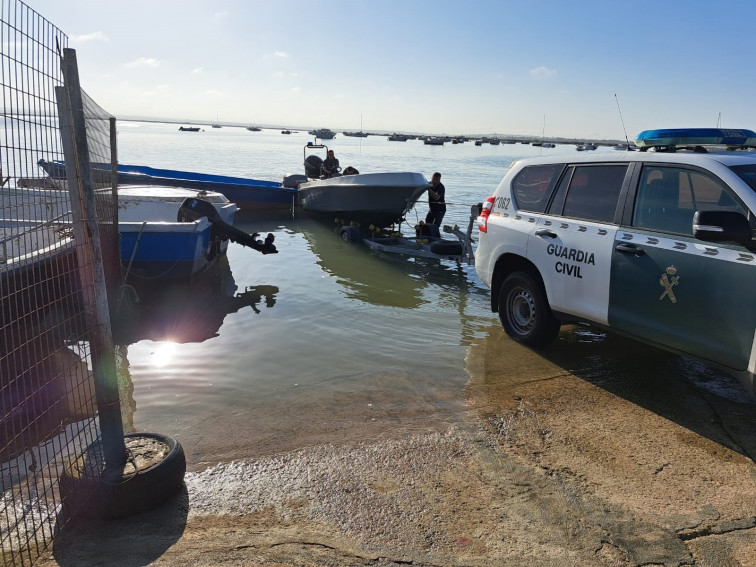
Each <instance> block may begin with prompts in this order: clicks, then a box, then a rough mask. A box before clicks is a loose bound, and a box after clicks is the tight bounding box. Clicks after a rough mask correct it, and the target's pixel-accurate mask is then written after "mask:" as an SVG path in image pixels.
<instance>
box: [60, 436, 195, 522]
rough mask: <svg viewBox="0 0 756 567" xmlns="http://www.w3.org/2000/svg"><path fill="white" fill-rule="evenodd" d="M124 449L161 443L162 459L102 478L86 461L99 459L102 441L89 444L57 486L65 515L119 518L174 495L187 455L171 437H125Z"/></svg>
mask: <svg viewBox="0 0 756 567" xmlns="http://www.w3.org/2000/svg"><path fill="white" fill-rule="evenodd" d="M124 441H125V443H126V447H127V449H128V448H129V447H132V446H135V444H136V445H139V444H140V443H141V444H151V445H153V446H155V445H158V446H162V447H163V448H164V449H165V452H164V454H163V455H162V458H161V459H160V460H159V461H156V462H154V463H152V464H150V465H149V466H146V467H144V468H141V469H139V470H138V471H137V472H136V473H132V474H128V475H126V474H122V475H119V476H118V478H111V479H107V480H105V479H103V478H100V477H99V473H98V472H97V470H96V468H97V467H94V470H92V467H91V466H88V464H87V461H88V460H90V459H91V460H92V461H94V462H96V461H98V460H99V459H100V458H101V457H98V456H97V455H98V454H100V452H101V443H100V442H98V443H95V444H93V445H90V447H89V448H88V449H87V451H86V453H85V455H84V456H82V457H81V458H80V459H77V461H75V462H73V463H71V464H70V465H68V466H66V467H65V468H64V469H63V472H62V474H61V476H60V478H59V481H58V482H59V489H60V495H61V500H62V503H63V512H64V514H65V516H66V517H73V516H75V517H80V518H95V519H100V518H120V517H124V516H131V515H134V514H138V513H140V512H145V511H147V510H151V509H153V508H155V507H157V506H158V505H159V504H161V503H162V502H164V501H165V500H166V499H167V498H169V497H170V496H173V495H174V494H176V493H177V492H178V491H179V490H180V489H181V487H182V486H183V483H184V474H185V472H186V457H185V455H184V449H183V447H181V444H180V443H179V442H178V441H176V439H174V438H173V437H169V436H167V435H161V434H156V433H130V434H127V435H125V436H124Z"/></svg>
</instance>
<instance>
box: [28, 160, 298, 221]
mask: <svg viewBox="0 0 756 567" xmlns="http://www.w3.org/2000/svg"><path fill="white" fill-rule="evenodd" d="M37 163H38V165H39V166H40V167H42V169H44V170H45V172H46V173H47V174H48V175H49V176H50V177H51V178H53V179H65V178H66V166H65V164H64V163H63V162H62V161H52V162H47V161H44V160H40V161H39V162H37ZM93 169H94V171H95V176H96V181H100V182H108V181H109V180H110V164H93ZM118 183H119V185H120V184H126V183H128V184H131V185H163V186H167V187H184V188H188V189H201V190H205V191H215V192H217V193H221V194H223V195H225V196H226V197H227V198H228V200H229V201H231V202H233V203H235V204H236V205H237V206H238V207H239V208H240V209H243V210H270V209H289V208H291V207H292V203H293V199H294V197H295V195H296V189H292V188H289V187H284V186H283V184H281V183H277V182H275V181H264V180H260V179H249V178H245V177H230V176H226V175H211V174H206V173H194V172H190V171H176V170H172V169H158V168H154V167H147V166H142V165H124V164H119V165H118Z"/></svg>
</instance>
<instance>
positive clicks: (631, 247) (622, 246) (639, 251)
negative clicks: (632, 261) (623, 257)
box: [614, 242, 645, 256]
mask: <svg viewBox="0 0 756 567" xmlns="http://www.w3.org/2000/svg"><path fill="white" fill-rule="evenodd" d="M614 249H615V250H616V251H617V252H619V253H620V254H632V255H633V256H643V255H644V254H645V252H644V251H643V248H641V247H640V246H638V245H637V244H629V243H627V242H620V243H619V244H617V246H616V247H615V248H614Z"/></svg>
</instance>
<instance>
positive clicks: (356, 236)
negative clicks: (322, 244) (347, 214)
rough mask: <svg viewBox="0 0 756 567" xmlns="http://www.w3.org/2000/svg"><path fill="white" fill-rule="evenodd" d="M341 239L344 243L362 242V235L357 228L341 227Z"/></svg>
mask: <svg viewBox="0 0 756 567" xmlns="http://www.w3.org/2000/svg"><path fill="white" fill-rule="evenodd" d="M341 238H342V240H343V241H344V242H362V233H361V232H360V229H359V228H358V227H356V226H344V227H341Z"/></svg>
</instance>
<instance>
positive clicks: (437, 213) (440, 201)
mask: <svg viewBox="0 0 756 567" xmlns="http://www.w3.org/2000/svg"><path fill="white" fill-rule="evenodd" d="M445 196H446V187H444V184H443V183H441V174H440V173H439V172H438V171H437V172H436V173H434V174H433V177H431V186H430V188H429V189H428V208H429V209H430V210H429V211H428V214H427V215H426V217H425V224H435V225H436V226H441V221H443V220H444V215H445V214H446V202H445V201H444V197H445Z"/></svg>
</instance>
